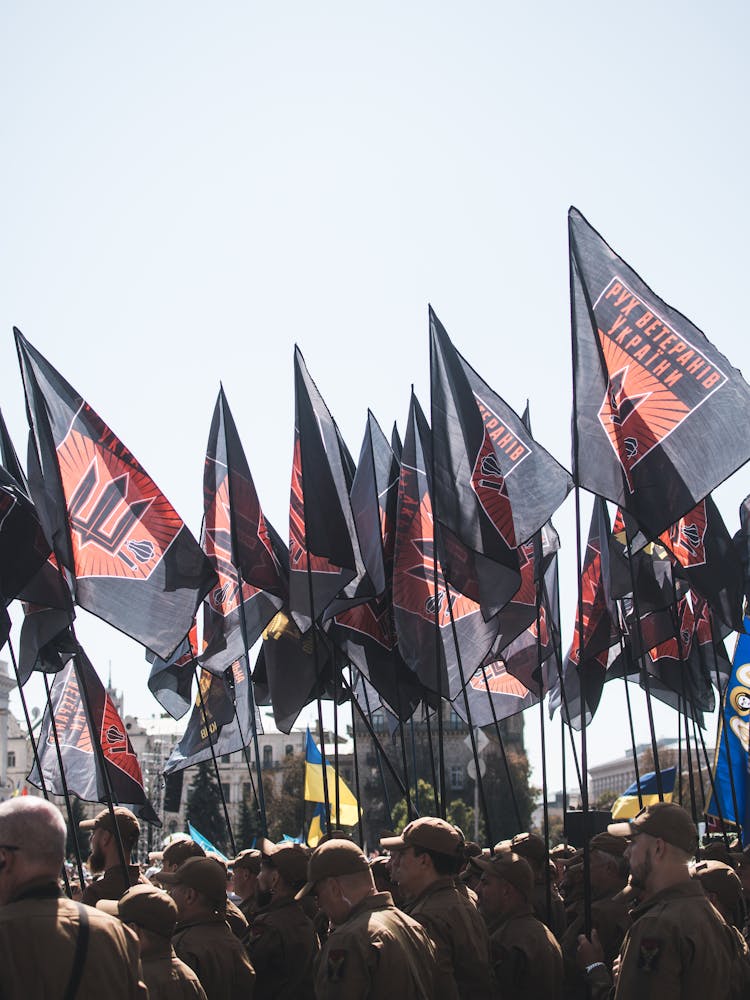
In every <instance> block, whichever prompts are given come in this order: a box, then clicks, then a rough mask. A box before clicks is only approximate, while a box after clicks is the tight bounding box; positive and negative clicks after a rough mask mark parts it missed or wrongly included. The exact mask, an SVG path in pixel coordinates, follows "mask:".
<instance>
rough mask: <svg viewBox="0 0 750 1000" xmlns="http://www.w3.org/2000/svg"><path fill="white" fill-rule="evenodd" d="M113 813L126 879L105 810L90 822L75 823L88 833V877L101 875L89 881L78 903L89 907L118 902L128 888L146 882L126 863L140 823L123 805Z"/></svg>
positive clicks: (135, 869) (128, 862) (139, 833)
mask: <svg viewBox="0 0 750 1000" xmlns="http://www.w3.org/2000/svg"><path fill="white" fill-rule="evenodd" d="M113 811H114V814H115V820H116V822H117V829H118V830H119V831H120V839H121V841H122V849H123V851H124V852H125V863H126V867H127V878H126V877H125V872H124V871H123V868H122V860H121V858H120V850H119V847H118V844H117V835H116V833H115V827H114V824H113V822H112V814H111V813H110V811H109V809H102V811H101V812H100V813H99V814H98V815H97V816H96V817H95V818H94V819H84V820H82V821H81V822H80V823H79V824H78V826H79V829H81V830H90V831H91V847H90V851H91V853H90V854H89V860H88V866H89V870H90V871H91V872H92V874H97V873H98V872H103V874H102V875H101V877H100V878H98V879H95V880H94V881H93V882H90V883H89V884H88V885H87V886H86V888H85V889H84V890H83V895H82V896H81V902H83V903H87V904H88V905H89V906H96V904H97V902H98V901H99V900H100V899H119V898H120V896H122V894H123V893H124V892H125V891H126V890H127V889H129V888H130V886H131V885H138V884H139V883H141V882H146V881H147V880H146V879H145V878H144V877H143V876H142V875H141V870H140V868H139V867H138V865H132V864H130V854H131V852H132V851H133V850H135V846H136V844H137V843H138V838H139V837H140V835H141V827H140V824H139V822H138V820H137V819H136V817H135V816H134V814H133V813H132V812H131V811H130V810H129V809H126V808H125V807H124V806H115V807H114V810H113Z"/></svg>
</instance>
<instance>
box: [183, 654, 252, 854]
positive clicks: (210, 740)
mask: <svg viewBox="0 0 750 1000" xmlns="http://www.w3.org/2000/svg"><path fill="white" fill-rule="evenodd" d="M189 642H190V639H189V638H188V643H189ZM193 669H194V671H195V680H196V683H197V684H198V700H199V701H200V708H201V715H202V716H203V723H204V725H205V727H206V737H207V739H208V748H209V750H210V751H211V760H212V761H213V764H214V773H215V774H216V784H217V785H218V786H219V795H220V796H221V805H222V808H223V810H224V822H225V823H226V825H227V834H228V835H229V843H230V845H231V848H232V853H233V854H234V856H235V857H236V856H237V845H236V844H235V842H234V833H233V831H232V824H231V822H230V819H229V807H228V806H227V800H226V797H225V795H224V788H223V787H222V784H221V774H220V773H219V762H218V761H217V759H216V748H215V747H214V741H213V737H212V734H211V727H210V725H209V721H208V713H207V711H206V701H205V698H204V697H203V686H202V685H201V678H200V675H199V674H198V668H197V667H194V668H193ZM201 673H203V671H202V670H201ZM206 673H208V671H206ZM248 683H249V678H248Z"/></svg>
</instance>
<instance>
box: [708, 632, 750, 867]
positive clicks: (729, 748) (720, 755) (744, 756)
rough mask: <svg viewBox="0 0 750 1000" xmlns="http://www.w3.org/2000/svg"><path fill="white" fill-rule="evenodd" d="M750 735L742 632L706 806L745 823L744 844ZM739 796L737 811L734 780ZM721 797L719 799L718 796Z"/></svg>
mask: <svg viewBox="0 0 750 1000" xmlns="http://www.w3.org/2000/svg"><path fill="white" fill-rule="evenodd" d="M744 626H745V631H746V633H747V631H748V630H750V617H749V616H748V615H745V622H744ZM749 737H750V635H747V634H743V633H740V635H739V636H738V638H737V645H736V647H735V650H734V661H733V664H732V673H731V675H730V677H729V683H728V684H727V690H726V694H725V695H724V705H723V708H722V718H721V735H720V736H719V745H718V752H717V754H716V765H715V767H714V787H715V789H716V794H715V795H712V796H711V801H710V802H709V803H708V808H707V810H706V812H707V814H708V815H709V816H718V815H719V808H718V807H719V806H721V815H722V817H723V818H724V819H725V820H726V821H728V822H729V823H736V824H737V825H739V826H741V827H742V846H743V847H746V846H747V845H748V844H749V843H750V795H748V761H749V758H748V749H749V742H750V740H749ZM730 773H731V776H732V779H733V781H734V793H735V798H736V800H737V813H738V814H739V815H736V814H735V809H734V799H733V797H732V780H730ZM717 797H718V802H716V798H717Z"/></svg>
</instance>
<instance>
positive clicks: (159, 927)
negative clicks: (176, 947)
mask: <svg viewBox="0 0 750 1000" xmlns="http://www.w3.org/2000/svg"><path fill="white" fill-rule="evenodd" d="M96 907H97V909H98V910H104V912H105V913H109V914H110V916H113V917H119V918H120V920H122V922H123V923H124V924H136V925H137V926H138V927H143V929H144V930H147V931H151V932H153V933H154V934H159V935H160V936H161V937H165V938H171V937H172V934H173V932H174V928H175V924H176V923H177V904H176V903H175V901H174V900H173V899H172V897H171V896H168V895H167V894H166V892H163V891H162V890H161V889H157V888H156V886H155V885H134V886H133V887H132V888H130V889H128V891H127V892H126V893H125V895H124V896H121V897H120V898H119V899H100V900H99V901H98V902H97V904H96Z"/></svg>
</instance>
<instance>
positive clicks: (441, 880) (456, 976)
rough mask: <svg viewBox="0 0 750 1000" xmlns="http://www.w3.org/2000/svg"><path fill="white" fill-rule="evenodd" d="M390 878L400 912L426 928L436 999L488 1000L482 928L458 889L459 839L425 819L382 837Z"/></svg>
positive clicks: (452, 829) (437, 821) (450, 828)
mask: <svg viewBox="0 0 750 1000" xmlns="http://www.w3.org/2000/svg"><path fill="white" fill-rule="evenodd" d="M380 846H381V847H384V848H386V849H387V850H389V851H390V852H391V875H392V878H393V880H394V881H395V882H398V884H399V886H400V888H401V891H402V892H403V894H404V898H405V900H406V902H405V904H404V910H405V911H406V913H408V914H409V915H410V916H412V917H413V918H414V919H415V920H417V921H419V923H420V924H422V926H423V927H424V928H425V930H426V931H427V933H428V934H429V935H430V937H431V938H432V941H433V943H434V944H435V947H436V949H437V980H436V993H435V996H436V997H441V998H442V997H445V998H455V997H460V998H461V1000H486V998H487V997H490V996H491V995H492V990H491V977H490V967H489V939H488V936H487V928H486V927H485V924H484V921H483V920H482V918H481V916H480V914H479V911H478V910H477V909H476V907H475V906H474V905H473V904H472V903H471V902H470V901H469V900H468V899H467V898H466V897H465V896H463V895H462V894H461V893H460V892H459V891H458V890H457V889H456V886H455V884H454V879H455V876H456V875H457V874H458V872H459V871H460V870H461V868H462V867H463V864H464V855H463V837H462V836H461V834H460V833H459V831H458V830H456V828H455V827H454V826H451V824H450V823H446V821H445V820H443V819H437V818H435V817H431V816H425V817H422V818H421V819H415V820H414V821H413V822H412V823H409V824H408V826H406V827H405V828H404V831H403V833H402V834H401V836H400V837H386V838H384V839H382V840H381V841H380Z"/></svg>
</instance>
